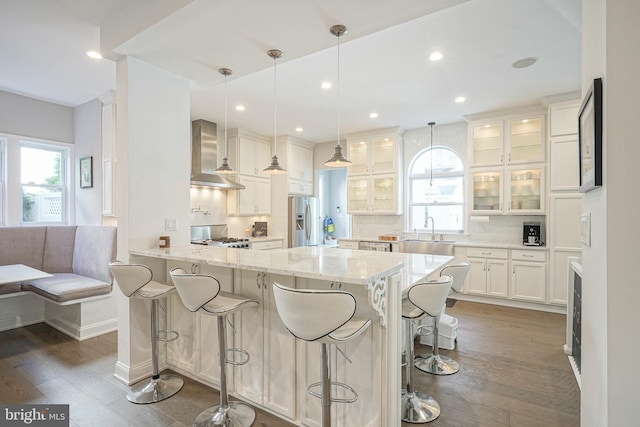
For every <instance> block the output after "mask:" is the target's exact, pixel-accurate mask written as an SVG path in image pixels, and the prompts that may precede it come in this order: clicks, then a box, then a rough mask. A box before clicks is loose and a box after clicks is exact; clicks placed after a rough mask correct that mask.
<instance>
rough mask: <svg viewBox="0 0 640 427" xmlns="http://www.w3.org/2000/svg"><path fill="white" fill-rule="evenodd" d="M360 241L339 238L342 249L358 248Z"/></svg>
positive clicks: (339, 245)
mask: <svg viewBox="0 0 640 427" xmlns="http://www.w3.org/2000/svg"><path fill="white" fill-rule="evenodd" d="M359 243H360V242H358V241H357V240H338V247H339V248H340V249H358V245H359Z"/></svg>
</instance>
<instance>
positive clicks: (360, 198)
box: [347, 174, 402, 215]
mask: <svg viewBox="0 0 640 427" xmlns="http://www.w3.org/2000/svg"><path fill="white" fill-rule="evenodd" d="M347 209H348V211H349V213H352V214H384V215H396V214H399V213H401V211H402V209H401V206H400V202H399V198H398V177H397V176H396V175H394V174H386V175H385V174H376V175H371V176H350V177H347Z"/></svg>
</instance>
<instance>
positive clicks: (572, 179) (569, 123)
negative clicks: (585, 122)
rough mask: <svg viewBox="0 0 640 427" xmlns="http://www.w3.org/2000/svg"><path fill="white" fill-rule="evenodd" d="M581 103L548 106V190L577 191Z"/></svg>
mask: <svg viewBox="0 0 640 427" xmlns="http://www.w3.org/2000/svg"><path fill="white" fill-rule="evenodd" d="M579 109H580V101H579V100H576V101H569V102H559V103H556V104H551V105H549V189H550V190H551V191H572V192H576V191H578V188H579V187H580V170H579V169H580V168H579V155H578V110H579Z"/></svg>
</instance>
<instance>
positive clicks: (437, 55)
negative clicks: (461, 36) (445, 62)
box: [429, 52, 444, 61]
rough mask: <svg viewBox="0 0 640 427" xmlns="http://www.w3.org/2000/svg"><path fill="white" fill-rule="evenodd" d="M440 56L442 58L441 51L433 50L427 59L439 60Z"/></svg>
mask: <svg viewBox="0 0 640 427" xmlns="http://www.w3.org/2000/svg"><path fill="white" fill-rule="evenodd" d="M442 58H444V55H443V54H442V52H433V53H432V54H431V55H429V59H430V60H431V61H440V60H441V59H442Z"/></svg>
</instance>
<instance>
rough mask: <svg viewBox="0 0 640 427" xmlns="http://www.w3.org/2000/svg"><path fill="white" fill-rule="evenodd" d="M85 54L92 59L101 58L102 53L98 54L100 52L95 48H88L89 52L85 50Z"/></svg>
mask: <svg viewBox="0 0 640 427" xmlns="http://www.w3.org/2000/svg"><path fill="white" fill-rule="evenodd" d="M87 56H88V57H89V58H93V59H102V55H100V52H96V51H95V50H90V51H89V52H87Z"/></svg>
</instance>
